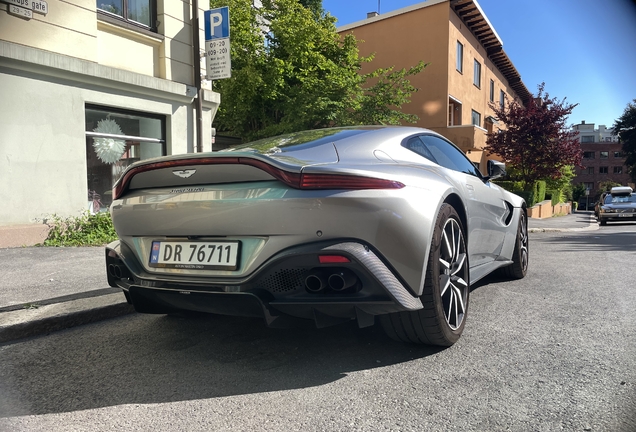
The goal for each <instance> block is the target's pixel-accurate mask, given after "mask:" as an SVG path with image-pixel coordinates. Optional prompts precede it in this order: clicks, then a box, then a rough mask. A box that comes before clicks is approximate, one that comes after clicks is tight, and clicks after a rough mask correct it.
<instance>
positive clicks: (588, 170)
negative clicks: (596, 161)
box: [585, 167, 594, 174]
mask: <svg viewBox="0 0 636 432" xmlns="http://www.w3.org/2000/svg"><path fill="white" fill-rule="evenodd" d="M585 174H594V167H587V169H586V171H585Z"/></svg>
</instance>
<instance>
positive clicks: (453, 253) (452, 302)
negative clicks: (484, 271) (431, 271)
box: [439, 218, 527, 330]
mask: <svg viewBox="0 0 636 432" xmlns="http://www.w3.org/2000/svg"><path fill="white" fill-rule="evenodd" d="M526 251H527V240H526ZM526 259H527V253H526ZM439 264H440V275H439V286H440V295H441V297H442V307H443V309H444V317H445V318H446V322H447V324H448V326H449V327H450V328H451V329H452V330H457V329H458V328H459V326H461V324H462V322H463V320H464V317H465V315H466V307H467V306H468V305H467V300H468V289H469V288H468V282H467V280H468V259H467V256H466V244H465V242H464V235H463V233H462V230H461V227H460V225H459V223H458V222H457V220H455V219H453V218H449V219H448V220H447V221H446V223H445V224H444V229H443V231H442V239H441V245H440V253H439Z"/></svg>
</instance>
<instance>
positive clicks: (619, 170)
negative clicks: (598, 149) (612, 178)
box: [614, 165, 623, 174]
mask: <svg viewBox="0 0 636 432" xmlns="http://www.w3.org/2000/svg"><path fill="white" fill-rule="evenodd" d="M614 174H623V166H622V165H621V166H615V167H614Z"/></svg>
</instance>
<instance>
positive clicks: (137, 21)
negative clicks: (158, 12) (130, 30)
mask: <svg viewBox="0 0 636 432" xmlns="http://www.w3.org/2000/svg"><path fill="white" fill-rule="evenodd" d="M96 1H97V11H98V12H100V13H102V14H103V15H105V16H110V17H113V18H115V19H118V20H121V21H124V22H127V23H130V24H133V25H137V26H141V27H146V28H149V29H153V28H154V27H155V24H154V21H155V19H154V17H155V1H153V0H96Z"/></svg>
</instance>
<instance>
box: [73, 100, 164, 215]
mask: <svg viewBox="0 0 636 432" xmlns="http://www.w3.org/2000/svg"><path fill="white" fill-rule="evenodd" d="M165 125H166V122H165V117H163V116H156V115H152V114H146V113H140V112H133V111H127V110H116V109H113V108H104V107H97V106H92V105H91V106H89V105H87V106H86V167H87V186H88V194H89V197H88V198H89V199H88V208H89V210H90V211H91V212H93V213H96V212H98V211H106V210H107V209H108V206H109V205H110V204H111V202H112V188H113V185H114V184H115V182H116V181H117V179H118V178H119V177H120V176H121V174H122V173H123V171H124V170H125V169H126V167H127V166H128V165H130V164H132V163H133V162H137V161H139V160H143V159H149V158H154V157H158V156H164V155H165V154H166V146H165V130H166V126H165Z"/></svg>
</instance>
